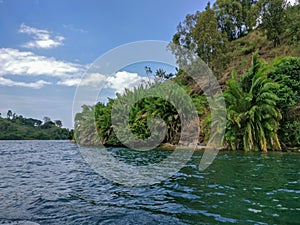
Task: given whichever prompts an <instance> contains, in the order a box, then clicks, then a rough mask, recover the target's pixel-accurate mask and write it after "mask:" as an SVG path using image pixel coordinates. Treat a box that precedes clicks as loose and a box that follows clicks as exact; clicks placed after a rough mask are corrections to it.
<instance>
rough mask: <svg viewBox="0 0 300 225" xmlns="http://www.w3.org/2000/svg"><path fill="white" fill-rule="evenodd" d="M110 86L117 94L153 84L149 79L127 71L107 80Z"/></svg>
mask: <svg viewBox="0 0 300 225" xmlns="http://www.w3.org/2000/svg"><path fill="white" fill-rule="evenodd" d="M107 81H108V86H109V87H110V88H113V89H115V90H116V92H119V93H122V92H124V90H125V88H126V89H132V88H133V87H136V86H139V85H141V84H145V83H147V82H151V81H150V79H149V78H145V77H141V76H139V75H138V74H137V73H129V72H126V71H121V72H117V73H116V74H115V76H112V77H109V78H108V79H107Z"/></svg>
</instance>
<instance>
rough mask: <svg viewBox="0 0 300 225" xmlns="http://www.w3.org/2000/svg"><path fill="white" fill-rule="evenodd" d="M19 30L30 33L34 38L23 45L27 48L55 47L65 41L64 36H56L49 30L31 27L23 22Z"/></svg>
mask: <svg viewBox="0 0 300 225" xmlns="http://www.w3.org/2000/svg"><path fill="white" fill-rule="evenodd" d="M19 32H20V33H24V34H28V35H30V36H31V37H32V38H33V39H34V40H32V41H29V42H27V43H25V44H24V45H22V46H23V47H26V48H46V49H47V48H48V49H49V48H54V47H58V46H60V45H62V44H63V41H64V40H65V38H64V37H63V36H60V35H55V36H54V35H52V34H51V33H50V32H49V31H47V30H41V29H37V28H34V27H30V26H27V25H25V24H24V23H22V24H21V26H20V28H19Z"/></svg>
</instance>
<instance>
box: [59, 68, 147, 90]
mask: <svg viewBox="0 0 300 225" xmlns="http://www.w3.org/2000/svg"><path fill="white" fill-rule="evenodd" d="M148 82H152V80H150V79H149V78H145V77H142V76H139V75H138V74H137V73H130V72H126V71H121V72H117V73H116V74H115V75H114V76H105V75H102V74H100V73H91V74H87V75H85V76H84V77H82V78H81V79H80V78H75V79H72V78H71V79H64V80H62V81H59V82H58V84H60V85H66V86H77V85H80V86H87V87H90V88H103V87H106V88H110V89H114V90H115V91H116V92H119V93H122V92H123V91H124V90H125V88H127V89H131V88H133V87H136V86H139V85H141V84H145V83H148Z"/></svg>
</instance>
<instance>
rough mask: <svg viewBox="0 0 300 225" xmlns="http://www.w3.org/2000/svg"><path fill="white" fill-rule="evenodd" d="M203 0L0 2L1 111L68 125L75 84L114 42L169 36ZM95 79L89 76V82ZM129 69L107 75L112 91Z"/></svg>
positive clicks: (129, 76) (130, 79)
mask: <svg viewBox="0 0 300 225" xmlns="http://www.w3.org/2000/svg"><path fill="white" fill-rule="evenodd" d="M206 4H207V1H205V0H204V1H203V0H151V1H150V0H109V1H104V0H72V1H69V0H23V1H20V0H0V112H1V113H2V117H5V116H6V113H7V111H8V110H9V109H10V110H12V111H13V112H15V113H16V114H18V115H23V116H25V117H32V118H36V119H41V120H42V119H43V117H44V116H48V117H50V118H51V119H52V120H61V121H62V122H63V125H64V127H68V128H72V127H73V122H72V104H73V99H74V95H75V91H76V87H77V85H78V84H79V83H80V81H81V77H82V75H83V74H84V73H85V71H86V70H87V68H88V67H89V65H91V64H92V63H93V62H94V61H95V60H96V59H97V58H98V57H100V56H101V55H103V54H105V53H106V52H108V51H110V50H111V49H114V48H116V47H118V46H120V45H124V44H127V43H131V42H135V41H142V40H161V41H167V42H169V41H170V40H171V39H172V36H173V35H174V34H175V33H176V27H177V25H178V24H179V22H180V21H183V20H184V18H185V16H186V15H187V14H190V13H195V12H196V11H197V10H200V11H202V10H204V8H205V6H206ZM99 78H101V75H100V74H91V76H89V77H87V79H86V80H85V82H86V83H91V82H93V81H94V80H95V79H99ZM141 79H142V78H141V75H140V74H138V73H134V72H133V71H131V72H130V71H119V72H118V73H116V74H115V76H114V77H112V78H111V79H110V81H111V87H112V88H114V90H115V91H116V92H117V91H121V90H119V89H121V88H124V87H126V83H127V84H128V85H129V86H130V85H133V84H135V83H136V82H137V81H139V80H141Z"/></svg>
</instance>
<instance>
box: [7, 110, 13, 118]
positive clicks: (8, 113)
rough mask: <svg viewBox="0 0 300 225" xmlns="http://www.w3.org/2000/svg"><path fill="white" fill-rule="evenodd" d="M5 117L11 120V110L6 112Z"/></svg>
mask: <svg viewBox="0 0 300 225" xmlns="http://www.w3.org/2000/svg"><path fill="white" fill-rule="evenodd" d="M6 116H7V119H10V120H11V119H12V118H13V113H12V111H11V110H8V111H7V114H6Z"/></svg>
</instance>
